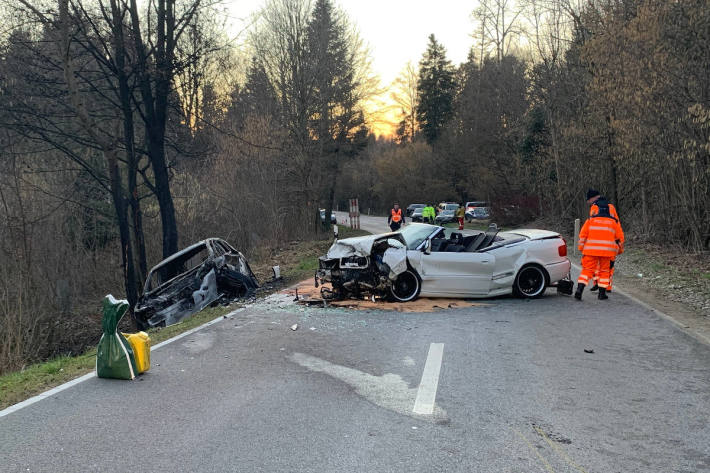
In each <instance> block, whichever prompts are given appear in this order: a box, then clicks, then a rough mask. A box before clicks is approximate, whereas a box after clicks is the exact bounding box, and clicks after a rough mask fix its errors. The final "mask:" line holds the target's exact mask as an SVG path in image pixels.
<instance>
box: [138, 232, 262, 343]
mask: <svg viewBox="0 0 710 473" xmlns="http://www.w3.org/2000/svg"><path fill="white" fill-rule="evenodd" d="M258 287H259V282H258V281H257V279H256V276H254V273H253V272H252V270H251V268H250V267H249V263H248V262H247V259H246V258H245V257H244V255H243V254H241V253H240V252H239V251H237V250H235V249H234V248H233V247H232V246H231V245H230V244H229V243H227V242H226V241H224V240H222V239H220V238H208V239H206V240H202V241H200V242H198V243H195V244H194V245H191V246H189V247H187V248H185V249H184V250H182V251H179V252H177V253H175V254H174V255H172V256H170V257H169V258H167V259H165V260H163V261H161V262H160V263H159V264H158V265H156V266H155V267H154V268H153V269H151V270H150V272H149V273H148V277H147V278H146V281H145V287H144V289H143V295H142V296H141V297H140V299H138V304H137V305H136V308H135V315H136V321H137V322H138V327H139V328H140V329H141V330H144V329H146V328H149V327H155V326H167V325H172V324H174V323H177V322H179V321H180V320H182V319H184V318H185V317H188V316H190V315H193V314H195V313H197V312H199V311H201V310H202V309H204V308H205V307H207V306H209V305H210V304H213V303H215V302H217V301H219V300H220V299H222V298H224V299H226V300H231V299H235V298H239V297H246V296H249V295H251V294H252V293H253V292H254V291H255V290H256V289H257V288H258Z"/></svg>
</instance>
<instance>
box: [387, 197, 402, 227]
mask: <svg viewBox="0 0 710 473" xmlns="http://www.w3.org/2000/svg"><path fill="white" fill-rule="evenodd" d="M403 223H404V215H403V214H402V209H400V208H399V204H398V203H396V202H395V204H394V208H393V209H390V216H389V218H388V219H387V225H389V226H390V229H391V230H392V231H393V232H396V231H397V230H399V227H401V226H402V224H403Z"/></svg>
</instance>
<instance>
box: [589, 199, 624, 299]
mask: <svg viewBox="0 0 710 473" xmlns="http://www.w3.org/2000/svg"><path fill="white" fill-rule="evenodd" d="M600 199H603V200H606V201H607V202H608V199H607V198H606V197H602V196H601V194H600V192H599V191H598V190H596V189H589V190H588V191H587V204H589V216H590V217H592V216H594V215H595V214H597V213H598V212H599V207H598V206H597V201H598V200H600ZM609 214H610V215H611V216H612V217H614V218H615V219H616V220H617V221H618V222H619V225H621V219H620V218H619V214H618V213H617V211H616V207H614V204H611V203H609ZM615 262H616V256H614V257H613V258H612V259H611V263H610V265H609V267H610V270H609V285H608V286H607V288H606V292H607V293H609V292H611V286H612V283H613V281H614V264H615ZM592 282H593V283H594V286H592V288H591V289H589V290H590V291H592V292H594V291H597V290H599V284H598V282H599V268H597V270H596V272H595V273H594V277H593V278H592Z"/></svg>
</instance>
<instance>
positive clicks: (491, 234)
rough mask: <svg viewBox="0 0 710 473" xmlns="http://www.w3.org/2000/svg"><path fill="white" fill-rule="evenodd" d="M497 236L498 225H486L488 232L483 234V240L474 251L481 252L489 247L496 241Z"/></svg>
mask: <svg viewBox="0 0 710 473" xmlns="http://www.w3.org/2000/svg"><path fill="white" fill-rule="evenodd" d="M497 234H498V225H496V224H495V223H491V224H490V225H488V230H486V233H484V235H485V238H484V239H483V241H482V242H481V244H480V245H479V247H478V248H477V249H476V251H481V250H484V249H486V248H488V247H489V246H491V243H493V241H494V240H495V239H496V235H497Z"/></svg>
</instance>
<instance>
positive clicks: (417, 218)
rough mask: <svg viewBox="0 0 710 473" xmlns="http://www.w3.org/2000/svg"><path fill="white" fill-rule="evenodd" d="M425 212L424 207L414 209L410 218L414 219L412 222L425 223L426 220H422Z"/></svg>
mask: <svg viewBox="0 0 710 473" xmlns="http://www.w3.org/2000/svg"><path fill="white" fill-rule="evenodd" d="M423 210H424V207H417V208H416V209H414V211H413V212H412V215H410V216H409V217H410V218H411V219H412V222H423V221H424V219H423V218H422V211H423Z"/></svg>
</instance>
